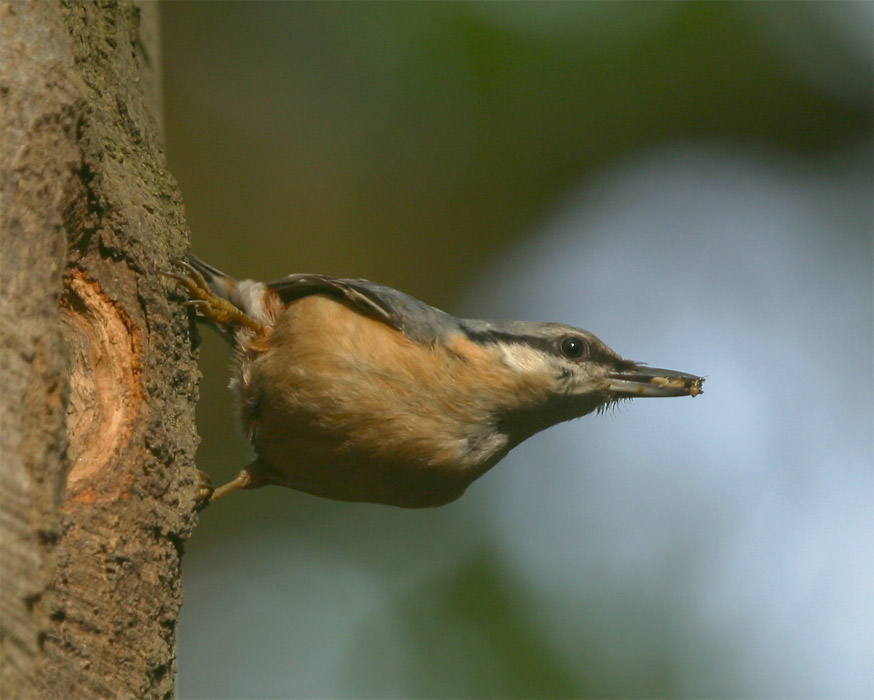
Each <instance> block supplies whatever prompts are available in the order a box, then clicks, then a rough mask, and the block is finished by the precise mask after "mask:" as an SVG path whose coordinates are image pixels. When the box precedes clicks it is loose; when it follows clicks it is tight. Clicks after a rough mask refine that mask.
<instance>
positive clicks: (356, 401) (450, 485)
mask: <svg viewBox="0 0 874 700" xmlns="http://www.w3.org/2000/svg"><path fill="white" fill-rule="evenodd" d="M173 262H174V265H175V266H176V269H177V270H178V271H174V272H164V274H165V275H166V276H168V277H170V278H172V279H173V280H174V281H175V283H176V284H177V285H182V286H183V287H184V288H185V289H186V290H187V291H188V300H187V301H185V302H184V303H185V304H186V305H187V306H189V307H192V308H193V309H195V310H196V312H197V317H198V319H202V320H205V321H207V322H209V323H210V324H211V325H213V326H214V327H216V328H217V329H218V330H219V331H220V332H221V333H222V335H223V336H224V337H225V338H226V339H227V340H228V342H229V343H230V344H231V346H232V352H233V378H232V380H231V383H230V388H231V390H232V392H233V393H234V395H235V396H236V400H237V406H238V412H239V419H240V423H241V425H242V428H243V432H244V433H245V435H246V437H247V438H248V440H249V441H250V443H251V444H252V446H253V448H254V452H255V458H254V459H253V460H252V461H251V462H250V463H249V464H247V465H246V466H245V467H244V468H243V469H242V470H241V471H240V472H239V474H238V475H237V477H236V478H234V479H233V480H232V481H230V482H228V483H227V484H224V485H223V486H220V487H218V488H216V489H213V488H212V486H211V484H210V482H209V479H208V477H207V476H206V475H205V474H204V475H203V478H204V485H203V489H202V491H201V500H202V502H203V504H206V503H210V502H212V501H215V500H217V499H218V498H220V497H222V496H224V495H226V494H228V493H230V492H232V491H235V490H237V489H251V488H258V487H261V486H266V485H278V486H284V487H289V488H292V489H296V490H298V491H303V492H306V493H310V494H314V495H316V496H321V497H324V498H329V499H334V500H338V501H359V502H368V503H379V504H386V505H392V506H399V507H404V508H425V507H434V506H441V505H445V504H447V503H451V502H452V501H455V500H456V499H457V498H459V497H460V496H461V495H462V494H463V493H464V492H465V490H466V489H467V488H468V486H469V485H470V484H471V483H472V482H473V481H475V480H476V479H477V478H479V477H480V476H482V475H483V474H484V473H485V472H487V471H488V470H489V469H491V468H492V467H493V466H495V464H497V463H498V462H500V461H501V460H502V459H503V458H504V457H505V456H506V455H507V453H508V452H510V450H512V449H513V448H514V447H516V446H517V445H519V444H520V443H521V442H523V441H524V440H526V439H527V438H529V437H531V436H532V435H534V434H536V433H538V432H540V431H542V430H545V429H546V428H549V427H551V426H553V425H555V424H557V423H561V422H563V421H567V420H570V419H573V418H578V417H581V416H585V415H587V414H590V413H592V412H600V411H604V410H605V409H606V408H608V407H610V406H611V405H614V404H616V403H617V402H619V401H622V400H623V399H629V398H636V397H668V396H697V395H698V394H701V393H702V385H703V383H704V378H703V377H701V376H697V375H694V374H688V373H685V372H677V371H673V370H666V369H657V368H651V367H648V366H646V365H644V364H642V363H638V362H634V361H631V360H627V359H624V358H623V357H621V356H620V355H619V354H617V353H616V352H615V351H614V350H612V349H611V348H609V347H608V346H607V345H606V344H605V343H604V342H602V341H601V340H600V339H599V338H597V337H596V336H595V335H594V334H592V333H590V332H588V331H585V330H582V329H580V328H575V327H573V326H569V325H565V324H562V323H542V322H532V321H484V320H477V319H465V318H456V317H455V316H452V315H450V314H448V313H446V312H444V311H441V310H439V309H436V308H434V307H432V306H429V305H428V304H426V303H424V302H422V301H420V300H418V299H416V298H414V297H412V296H409V295H407V294H405V293H403V292H400V291H398V290H396V289H393V288H391V287H387V286H385V285H382V284H378V283H375V282H370V281H368V280H363V279H339V278H334V277H328V276H325V275H319V274H306V273H298V274H291V275H288V276H287V277H285V278H283V279H280V280H277V281H275V282H269V283H264V282H259V281H256V280H251V279H240V280H238V279H235V278H233V277H230V276H229V275H226V274H224V273H223V272H220V271H219V270H217V269H216V268H214V267H212V266H211V265H208V264H207V263H205V262H203V261H201V260H199V259H198V258H196V257H194V256H193V255H189V256H187V258H186V259H185V260H174V261H173Z"/></svg>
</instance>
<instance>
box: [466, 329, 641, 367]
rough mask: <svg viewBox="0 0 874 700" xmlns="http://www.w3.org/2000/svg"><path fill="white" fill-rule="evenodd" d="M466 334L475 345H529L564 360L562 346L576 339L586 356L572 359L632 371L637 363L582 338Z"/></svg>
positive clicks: (492, 332) (494, 332) (496, 333)
mask: <svg viewBox="0 0 874 700" xmlns="http://www.w3.org/2000/svg"><path fill="white" fill-rule="evenodd" d="M464 332H465V334H466V335H467V337H468V338H470V339H471V340H472V341H473V342H475V343H483V344H485V343H499V342H503V343H515V344H517V345H527V346H528V347H531V348H534V349H535V350H540V351H541V352H544V353H549V354H550V355H555V356H556V357H561V358H564V359H568V357H567V355H566V354H565V353H564V352H563V350H562V347H561V346H562V344H563V343H564V341H566V340H567V339H568V338H576V339H577V340H579V341H580V342H582V343H583V345H584V348H585V351H584V354H583V355H581V356H580V357H577V358H570V359H578V360H579V359H582V358H583V357H585V359H587V360H594V361H596V362H602V363H604V364H607V365H614V366H615V367H617V368H618V369H623V368H625V369H632V368H634V367H635V363H634V362H632V361H631V360H623V359H622V358H619V357H616V356H615V355H613V354H612V353H607V352H604V351H602V350H601V349H600V348H599V347H597V346H593V345H592V343H591V342H589V341H588V340H586V339H585V338H582V337H580V336H570V335H568V336H563V337H561V338H560V339H559V338H545V337H542V336H538V335H516V334H514V333H506V332H504V331H498V330H488V331H472V330H470V329H468V328H465V329H464Z"/></svg>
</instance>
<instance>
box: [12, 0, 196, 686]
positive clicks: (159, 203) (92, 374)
mask: <svg viewBox="0 0 874 700" xmlns="http://www.w3.org/2000/svg"><path fill="white" fill-rule="evenodd" d="M156 11H157V10H156V7H155V6H153V5H148V4H145V3H144V4H143V5H141V6H138V5H137V4H135V3H134V2H133V1H132V0H103V1H101V2H96V1H95V2H80V1H78V0H69V1H68V2H64V3H59V2H57V0H39V1H34V2H23V1H19V0H2V3H0V42H2V43H0V52H2V53H0V59H2V60H0V105H2V113H0V154H2V163H0V165H2V180H0V198H2V199H0V207H2V211H0V334H2V335H0V363H2V364H0V371H2V382H0V392H2V393H0V556H2V559H0V566H2V570H0V571H2V580H0V583H2V586H0V664H2V672H0V684H2V685H0V694H2V697H4V698H30V697H58V698H62V697H63V698H68V697H69V698H124V697H131V698H152V697H169V696H171V695H172V694H173V679H174V672H175V661H174V658H175V657H174V654H175V623H176V619H177V616H178V613H179V608H180V605H181V601H182V588H181V579H180V558H181V554H182V545H183V543H184V541H185V540H186V538H187V537H188V536H189V534H190V533H191V530H192V527H193V525H194V522H195V517H196V516H195V494H196V492H197V483H196V481H197V480H196V472H195V470H194V452H195V448H196V435H195V432H194V403H195V400H196V380H197V374H196V369H195V366H194V352H193V349H192V347H191V341H190V336H189V326H190V324H189V318H188V315H187V314H185V313H183V312H182V311H181V310H180V309H179V305H178V303H177V302H178V298H176V297H175V293H174V292H173V291H172V290H173V285H172V284H171V283H170V282H169V281H168V280H167V279H166V278H164V277H162V276H161V275H160V271H162V270H167V269H169V267H170V265H169V260H170V259H172V258H175V257H181V256H182V255H183V254H184V252H185V250H186V248H187V242H188V232H187V229H186V226H185V223H184V216H183V210H182V203H181V199H180V196H179V192H178V190H177V187H176V184H175V182H174V180H173V178H172V177H171V176H170V174H169V173H168V172H167V169H166V163H165V161H164V156H163V153H162V150H161V145H160V137H159V131H158V123H157V121H156V114H157V113H158V112H157V101H156V99H157V95H158V93H159V91H158V90H157V89H156V87H157V86H158V85H159V80H160V78H159V74H158V73H157V70H158V67H157V63H156V62H157V61H158V60H159V54H158V51H157V49H158V44H157V42H156V41H153V43H147V41H146V39H144V37H146V38H148V37H149V35H151V36H152V37H153V38H154V39H157V33H156V31H155V30H156V27H157V23H154V22H153V23H152V25H151V29H150V31H149V32H146V31H145V29H144V27H143V25H142V23H141V19H142V18H143V16H144V15H145V16H146V17H147V18H151V19H153V20H154V13H155V12H156ZM144 86H145V88H144ZM144 90H145V91H144ZM146 91H147V92H149V93H150V94H149V95H147V94H146Z"/></svg>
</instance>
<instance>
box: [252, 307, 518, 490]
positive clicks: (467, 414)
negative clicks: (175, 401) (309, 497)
mask: <svg viewBox="0 0 874 700" xmlns="http://www.w3.org/2000/svg"><path fill="white" fill-rule="evenodd" d="M495 352H496V351H494V350H493V349H490V348H486V347H482V346H480V345H477V344H475V343H472V342H471V341H470V340H468V339H466V338H464V337H463V336H462V335H461V334H459V336H457V337H454V338H452V339H450V342H447V343H437V344H435V345H434V346H424V345H421V344H418V343H416V342H414V341H412V340H410V339H409V338H408V337H407V336H405V335H404V334H403V333H400V332H398V331H396V330H394V329H392V328H390V327H389V326H387V325H385V324H384V323H382V322H379V321H376V320H373V319H371V318H369V317H366V316H362V315H361V314H359V313H357V312H356V311H354V310H353V309H351V308H350V307H349V306H347V305H345V304H344V303H342V302H339V301H336V300H334V299H331V298H328V297H324V296H309V297H305V298H303V299H301V300H299V301H297V302H295V303H294V304H292V305H290V306H289V307H288V308H287V309H286V310H285V312H284V313H283V314H282V315H281V316H280V317H279V318H278V320H277V323H276V326H275V328H274V330H273V333H272V335H271V336H270V337H269V339H268V340H267V341H266V342H265V343H263V352H261V353H260V354H259V355H258V356H257V357H256V358H255V359H254V360H253V361H252V362H251V365H250V366H249V381H248V383H244V384H243V385H242V386H241V388H240V393H241V397H240V398H241V406H243V407H244V408H243V416H242V417H243V421H244V423H245V424H246V426H247V429H248V430H249V431H250V434H251V435H252V439H253V443H254V445H255V448H256V450H257V452H258V454H259V457H260V465H259V467H258V469H257V472H258V473H257V474H256V478H260V479H262V480H263V481H265V482H267V483H273V484H280V485H284V486H289V487H291V488H295V489H299V490H302V491H307V492H310V493H314V494H317V495H319V496H324V497H328V498H334V499H339V500H351V501H371V502H378V503H389V504H393V505H401V506H408V507H417V506H431V505H440V504H442V503H447V502H449V501H452V500H454V499H455V498H458V496H460V495H461V494H462V493H463V492H464V490H465V488H466V487H467V485H468V484H469V483H470V482H471V481H473V480H474V479H475V478H476V477H478V476H479V475H480V474H482V473H483V472H484V471H485V470H486V469H488V468H489V467H491V466H492V465H493V464H494V463H495V462H497V461H498V460H499V459H500V458H501V457H503V455H504V454H505V453H506V450H507V449H509V445H507V442H506V439H502V436H499V435H497V436H496V432H495V430H494V425H493V424H494V420H495V418H494V411H495V405H496V396H497V395H498V394H501V392H506V390H507V387H504V386H502V383H506V382H508V381H513V379H512V377H510V376H508V373H507V372H506V370H504V369H502V367H503V364H502V363H501V362H500V361H499V360H498V358H497V357H496V355H495ZM501 395H502V394H501Z"/></svg>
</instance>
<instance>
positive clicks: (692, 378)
mask: <svg viewBox="0 0 874 700" xmlns="http://www.w3.org/2000/svg"><path fill="white" fill-rule="evenodd" d="M465 325H466V326H467V327H466V333H467V336H468V338H470V340H472V341H473V342H475V343H477V344H480V345H483V346H487V347H489V348H490V349H491V350H492V351H493V352H494V353H496V354H497V356H498V358H499V361H500V363H501V365H502V369H503V374H504V376H506V377H507V378H508V381H507V382H506V383H504V382H500V383H497V385H496V386H495V395H496V397H499V395H500V398H501V399H502V400H501V401H500V403H501V416H500V420H501V422H502V428H503V429H504V430H506V432H507V434H509V435H511V437H512V438H513V440H514V442H520V441H522V440H524V439H526V438H527V437H529V436H531V435H533V434H534V433H536V432H539V431H541V430H544V429H545V428H548V427H550V426H552V425H555V424H556V423H560V422H562V421H566V420H570V419H572V418H578V417H580V416H584V415H586V414H588V413H591V412H592V411H600V410H603V409H605V408H607V407H609V406H610V405H612V404H614V403H616V402H618V401H621V400H623V399H633V398H638V397H666V396H697V395H698V394H700V393H702V389H701V386H702V384H703V382H704V379H703V378H702V377H698V376H696V375H693V374H687V373H685V372H676V371H674V370H666V369H657V368H653V367H646V366H644V365H641V364H639V363H637V362H633V361H631V360H626V359H624V358H622V357H621V356H620V355H619V354H618V353H616V352H615V351H614V350H612V349H611V348H610V347H608V346H607V345H606V344H605V343H604V342H603V341H601V340H600V339H599V338H597V337H596V336H595V335H593V334H592V333H589V332H588V331H584V330H582V329H580V328H574V327H573V326H567V325H564V324H560V323H535V322H526V321H510V322H467V323H466V324H465Z"/></svg>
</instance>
